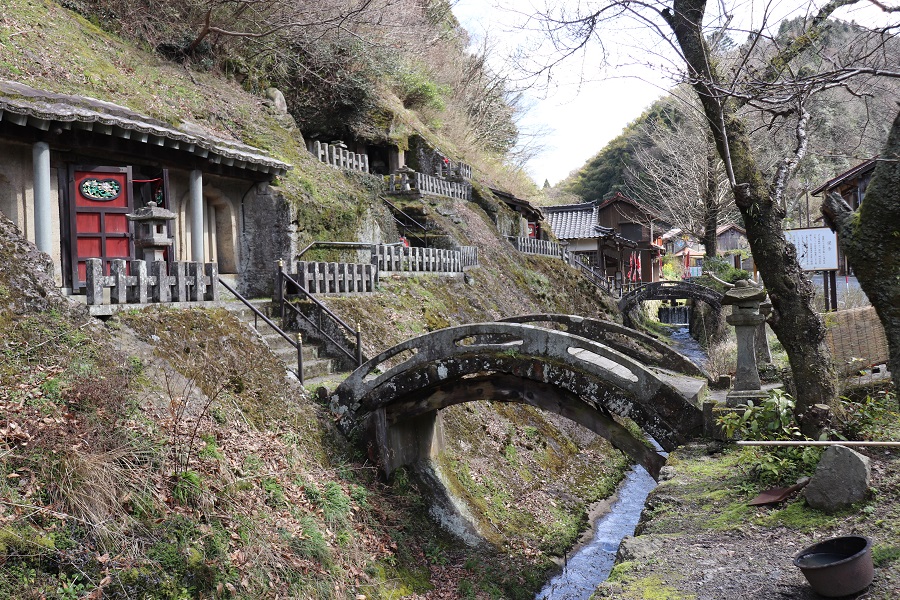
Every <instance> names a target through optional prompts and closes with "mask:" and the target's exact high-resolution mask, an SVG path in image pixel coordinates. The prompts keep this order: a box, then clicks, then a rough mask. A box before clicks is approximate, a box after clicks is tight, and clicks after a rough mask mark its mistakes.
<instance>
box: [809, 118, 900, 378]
mask: <svg viewBox="0 0 900 600" xmlns="http://www.w3.org/2000/svg"><path fill="white" fill-rule="evenodd" d="M822 213H823V214H824V215H825V217H826V218H827V219H829V220H830V221H831V225H832V228H834V229H836V230H837V232H838V236H839V237H840V239H841V248H843V249H844V253H845V254H846V255H847V260H848V261H850V265H851V266H852V267H853V272H854V273H855V274H856V278H857V279H858V280H859V285H860V287H861V288H862V289H863V291H864V292H865V293H866V296H868V298H869V301H870V302H871V303H872V306H873V307H875V312H877V313H878V318H879V319H881V323H882V325H884V332H885V334H886V335H887V340H888V351H889V353H890V360H889V361H888V369H889V370H890V372H891V377H892V378H893V380H894V386H895V387H897V386H900V112H898V113H897V117H896V118H895V119H894V125H893V127H892V128H891V133H890V136H888V141H887V146H885V149H884V151H883V152H882V153H881V157H880V158H879V160H878V164H877V165H876V166H875V171H874V172H873V173H872V180H871V181H870V182H869V186H868V187H867V188H866V195H865V198H864V199H863V202H862V204H861V205H860V207H859V210H858V211H856V212H854V211H852V210H851V209H850V207H849V206H847V203H846V202H844V201H843V199H842V198H841V197H840V196H838V195H837V194H828V195H827V197H826V198H825V203H824V204H823V205H822Z"/></svg>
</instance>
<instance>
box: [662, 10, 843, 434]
mask: <svg viewBox="0 0 900 600" xmlns="http://www.w3.org/2000/svg"><path fill="white" fill-rule="evenodd" d="M705 8H706V2H705V0H675V2H674V6H673V10H672V11H671V12H669V11H668V10H665V11H663V13H662V15H663V17H664V18H665V19H666V21H667V22H668V23H669V25H670V27H671V28H672V31H673V32H674V33H675V37H676V39H677V41H678V45H679V47H680V48H681V51H682V53H683V54H684V57H685V61H686V62H687V66H688V72H689V76H690V78H691V83H692V85H693V87H694V89H695V91H696V92H697V94H698V95H699V97H700V102H701V103H702V105H703V111H704V113H705V114H706V118H707V120H708V122H709V126H710V130H711V132H712V135H713V139H714V140H715V143H716V148H717V150H718V153H719V156H720V157H721V158H722V160H723V161H724V162H725V167H726V169H727V170H728V171H729V180H730V181H731V182H732V191H733V192H734V197H735V201H736V204H737V206H738V209H739V210H740V212H741V215H742V216H743V219H744V227H745V228H746V230H747V239H748V241H749V242H750V250H751V252H752V253H753V259H754V261H755V262H756V265H757V267H758V268H759V272H760V274H761V275H762V279H763V283H764V284H765V286H766V288H767V290H768V292H769V298H770V299H771V301H772V309H773V312H772V317H771V318H770V325H771V326H772V330H773V331H774V332H775V335H776V336H778V340H779V341H780V342H781V344H782V346H783V347H784V349H785V351H786V352H787V355H788V359H789V360H790V364H791V372H792V374H793V378H794V385H795V388H796V409H795V413H796V416H797V419H798V421H799V423H800V426H801V429H802V430H803V431H804V433H806V434H807V435H813V434H816V433H818V432H817V431H815V426H814V423H813V422H812V421H811V420H810V419H808V418H807V413H808V411H809V409H811V408H812V407H813V405H815V404H818V403H827V404H829V406H831V407H832V409H833V410H835V411H837V410H838V404H837V379H836V376H835V372H834V366H833V364H832V358H831V354H830V353H829V351H828V348H827V346H826V345H825V326H824V324H823V322H822V319H821V318H820V317H819V315H818V314H817V313H816V312H815V311H814V310H813V307H812V298H813V287H812V284H811V283H810V281H809V279H808V278H807V277H806V276H805V275H804V273H803V271H802V270H801V269H800V265H799V263H798V262H797V251H796V249H795V248H794V246H793V245H792V244H789V243H788V242H787V241H786V240H785V238H784V234H783V231H782V225H781V221H782V219H783V218H784V210H783V208H781V207H780V206H778V205H777V204H776V203H775V202H773V201H772V197H771V194H770V191H769V187H768V186H767V185H766V183H765V180H764V177H763V173H762V171H761V169H760V168H759V166H758V165H757V163H756V161H755V159H754V158H753V154H752V151H751V147H750V140H749V137H748V135H747V132H746V127H745V125H744V123H743V121H742V120H741V118H740V117H739V116H738V114H737V108H738V107H737V106H736V105H735V103H734V102H732V101H730V100H728V99H725V98H721V97H719V93H718V92H717V91H716V90H715V89H714V88H713V86H712V85H710V83H711V82H712V83H715V82H718V81H720V78H719V77H718V73H717V72H716V68H715V63H714V61H712V60H711V58H710V56H709V51H708V48H707V46H706V42H705V40H704V38H703V35H702V30H701V26H700V25H701V23H702V22H703V13H704V11H705Z"/></svg>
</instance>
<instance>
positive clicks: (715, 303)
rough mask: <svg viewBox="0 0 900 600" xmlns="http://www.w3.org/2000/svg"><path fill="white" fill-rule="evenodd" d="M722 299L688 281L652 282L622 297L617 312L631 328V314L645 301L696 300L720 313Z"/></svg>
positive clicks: (705, 288)
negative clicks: (618, 311)
mask: <svg viewBox="0 0 900 600" xmlns="http://www.w3.org/2000/svg"><path fill="white" fill-rule="evenodd" d="M722 297H723V296H722V294H721V293H720V292H717V291H716V290H714V289H712V288H708V287H706V286H705V285H700V284H698V283H692V282H690V281H654V282H652V283H646V284H644V285H642V286H640V287H638V288H635V289H634V290H632V291H630V292H628V293H627V294H625V295H624V296H622V298H621V299H620V300H619V310H621V311H622V316H623V319H624V321H625V324H626V325H628V326H631V325H633V323H632V318H631V314H632V312H633V311H634V310H635V309H636V308H637V307H638V306H639V305H640V303H641V302H644V301H646V300H698V301H700V302H705V303H706V304H708V305H709V306H710V308H712V309H713V310H715V311H716V312H717V313H721V311H722Z"/></svg>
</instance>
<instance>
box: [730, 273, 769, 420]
mask: <svg viewBox="0 0 900 600" xmlns="http://www.w3.org/2000/svg"><path fill="white" fill-rule="evenodd" d="M765 297H766V292H765V290H763V289H762V288H758V287H755V286H752V285H751V284H750V283H749V282H747V281H738V282H737V283H736V284H735V286H734V287H733V288H732V289H730V290H728V292H726V294H725V297H724V298H723V299H722V304H730V305H732V306H733V308H732V313H731V315H730V316H729V317H727V319H726V321H727V322H728V324H729V325H733V326H734V329H735V333H736V334H737V372H736V373H735V376H734V387H733V389H732V390H731V391H730V392H728V395H727V396H726V401H725V403H726V405H727V406H729V407H734V406H738V405H740V404H745V403H746V402H747V401H748V400H756V399H759V398H763V397H765V395H766V394H765V393H763V391H762V383H761V382H760V380H759V370H758V369H757V365H756V330H757V327H758V326H759V325H760V324H762V323H764V322H765V320H766V318H765V317H764V316H763V315H762V314H760V311H759V305H760V303H761V302H762V301H763V300H764V299H765Z"/></svg>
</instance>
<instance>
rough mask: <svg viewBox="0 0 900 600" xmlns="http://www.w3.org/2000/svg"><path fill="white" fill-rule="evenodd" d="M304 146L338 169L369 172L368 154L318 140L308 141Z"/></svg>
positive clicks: (322, 160) (321, 160) (320, 159)
mask: <svg viewBox="0 0 900 600" xmlns="http://www.w3.org/2000/svg"><path fill="white" fill-rule="evenodd" d="M306 147H307V148H308V149H309V151H310V152H312V154H313V156H315V157H316V158H318V159H319V161H320V162H323V163H326V164H329V165H331V166H332V167H337V168H338V169H351V170H353V171H362V172H363V173H368V172H369V155H368V154H357V153H355V152H350V151H348V150H347V149H346V148H344V147H342V146H337V145H334V144H324V143H322V142H320V141H318V140H315V141H309V142H307V143H306Z"/></svg>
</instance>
